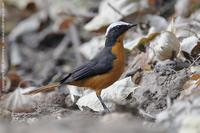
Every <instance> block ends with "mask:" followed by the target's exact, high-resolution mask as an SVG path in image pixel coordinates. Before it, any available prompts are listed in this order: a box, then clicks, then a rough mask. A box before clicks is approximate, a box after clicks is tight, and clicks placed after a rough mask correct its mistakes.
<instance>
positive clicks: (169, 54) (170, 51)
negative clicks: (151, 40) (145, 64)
mask: <svg viewBox="0 0 200 133" xmlns="http://www.w3.org/2000/svg"><path fill="white" fill-rule="evenodd" d="M179 48H180V43H179V40H178V39H177V38H176V36H175V34H174V33H172V32H169V31H163V32H162V33H161V34H160V36H159V38H158V40H157V43H156V44H155V47H154V48H153V49H154V51H155V54H156V57H157V58H158V59H159V60H166V59H171V58H173V56H175V57H176V55H177V54H178V53H179Z"/></svg>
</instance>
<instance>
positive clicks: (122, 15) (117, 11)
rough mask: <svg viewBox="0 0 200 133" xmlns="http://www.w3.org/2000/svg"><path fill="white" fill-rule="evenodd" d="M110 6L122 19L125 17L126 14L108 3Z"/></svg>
mask: <svg viewBox="0 0 200 133" xmlns="http://www.w3.org/2000/svg"><path fill="white" fill-rule="evenodd" d="M108 6H109V7H110V8H111V9H113V11H115V12H116V13H118V14H119V15H120V16H121V17H122V18H124V17H125V15H124V14H122V13H121V12H120V11H119V10H118V9H116V8H115V7H114V6H113V5H112V4H110V3H109V2H108Z"/></svg>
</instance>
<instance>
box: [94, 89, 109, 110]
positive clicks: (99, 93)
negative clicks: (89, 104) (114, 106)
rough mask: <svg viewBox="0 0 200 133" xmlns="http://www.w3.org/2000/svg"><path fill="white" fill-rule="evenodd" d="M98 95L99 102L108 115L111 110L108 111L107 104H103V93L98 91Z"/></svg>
mask: <svg viewBox="0 0 200 133" xmlns="http://www.w3.org/2000/svg"><path fill="white" fill-rule="evenodd" d="M96 95H97V98H98V99H99V101H100V102H101V105H102V106H103V108H104V111H105V112H106V113H110V110H109V109H108V107H107V106H106V105H105V103H104V102H103V100H102V98H101V91H96Z"/></svg>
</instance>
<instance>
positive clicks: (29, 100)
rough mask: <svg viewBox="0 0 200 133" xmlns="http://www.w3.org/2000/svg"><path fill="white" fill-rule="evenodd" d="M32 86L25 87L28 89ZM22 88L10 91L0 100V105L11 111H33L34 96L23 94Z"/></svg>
mask: <svg viewBox="0 0 200 133" xmlns="http://www.w3.org/2000/svg"><path fill="white" fill-rule="evenodd" d="M33 88H34V87H29V88H26V89H25V90H26V91H27V90H28V91H29V90H30V89H33ZM23 93H24V89H22V88H17V89H16V90H15V91H14V92H11V93H10V94H8V95H7V96H5V98H4V99H3V100H1V101H0V105H1V107H3V108H5V109H8V110H10V111H12V112H33V111H34V108H35V101H34V97H31V96H25V95H23Z"/></svg>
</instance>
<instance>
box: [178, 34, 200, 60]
mask: <svg viewBox="0 0 200 133" xmlns="http://www.w3.org/2000/svg"><path fill="white" fill-rule="evenodd" d="M180 46H181V51H182V52H183V55H185V57H186V56H187V55H189V56H192V57H196V56H198V54H199V53H200V39H199V38H197V37H196V36H190V37H187V38H185V39H183V41H182V42H181V44H180ZM186 54H187V55H186ZM186 58H187V57H186Z"/></svg>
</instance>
